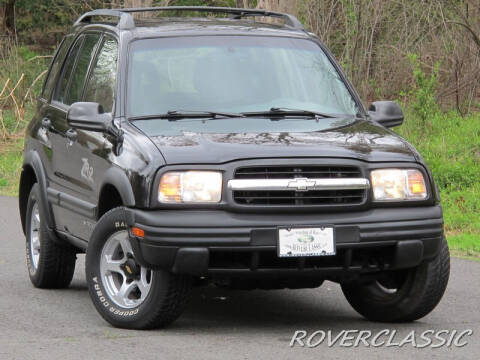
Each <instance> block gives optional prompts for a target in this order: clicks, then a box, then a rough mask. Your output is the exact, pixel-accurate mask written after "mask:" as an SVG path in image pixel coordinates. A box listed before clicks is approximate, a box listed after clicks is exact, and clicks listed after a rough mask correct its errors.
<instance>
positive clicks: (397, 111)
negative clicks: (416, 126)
mask: <svg viewBox="0 0 480 360" xmlns="http://www.w3.org/2000/svg"><path fill="white" fill-rule="evenodd" d="M368 115H370V118H371V119H372V120H373V121H376V122H378V123H379V124H381V125H383V126H385V127H388V128H390V127H394V126H399V125H402V123H403V111H402V108H401V107H400V105H398V104H397V103H396V102H395V101H375V102H373V103H371V104H370V107H369V108H368Z"/></svg>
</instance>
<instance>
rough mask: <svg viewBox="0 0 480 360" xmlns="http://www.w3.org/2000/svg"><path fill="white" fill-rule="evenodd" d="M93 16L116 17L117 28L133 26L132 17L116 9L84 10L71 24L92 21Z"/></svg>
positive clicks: (126, 28)
mask: <svg viewBox="0 0 480 360" xmlns="http://www.w3.org/2000/svg"><path fill="white" fill-rule="evenodd" d="M94 16H111V17H118V23H117V26H118V28H119V29H125V30H128V29H133V28H135V21H134V20H133V17H132V16H131V15H130V14H127V13H126V12H123V11H120V10H118V9H98V10H92V11H89V12H86V13H85V14H83V15H82V16H80V17H79V18H78V19H77V21H75V23H74V24H73V26H77V25H80V24H81V23H89V22H91V21H92V17H94Z"/></svg>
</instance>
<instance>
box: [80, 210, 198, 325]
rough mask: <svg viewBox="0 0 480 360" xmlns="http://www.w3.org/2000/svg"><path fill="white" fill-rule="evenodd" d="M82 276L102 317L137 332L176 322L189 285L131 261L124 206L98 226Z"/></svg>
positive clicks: (184, 278)
mask: <svg viewBox="0 0 480 360" xmlns="http://www.w3.org/2000/svg"><path fill="white" fill-rule="evenodd" d="M86 278H87V284H88V291H89V293H90V297H91V299H92V301H93V304H94V305H95V308H96V309H97V311H98V312H99V313H100V315H101V316H102V317H103V318H104V319H105V320H106V321H107V322H109V323H110V324H112V325H113V326H115V327H120V328H126V329H137V330H140V329H153V328H160V327H164V326H166V325H168V324H170V323H172V322H173V321H175V320H176V319H177V318H178V317H179V316H180V314H181V313H182V311H183V308H184V306H185V304H186V302H187V299H188V295H189V292H190V289H191V285H192V281H191V278H190V277H187V276H183V275H175V274H172V273H169V272H166V271H153V270H150V269H147V268H145V267H142V266H141V265H139V264H138V263H137V262H136V261H135V257H134V253H133V250H132V247H131V245H130V240H129V235H128V228H127V227H126V224H125V216H124V210H123V208H115V209H113V210H110V211H109V212H107V213H106V214H105V215H104V216H102V218H101V219H100V221H99V222H98V223H97V225H96V227H95V229H94V231H93V233H92V236H91V238H90V241H89V243H88V248H87V255H86Z"/></svg>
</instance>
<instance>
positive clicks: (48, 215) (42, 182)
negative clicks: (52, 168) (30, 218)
mask: <svg viewBox="0 0 480 360" xmlns="http://www.w3.org/2000/svg"><path fill="white" fill-rule="evenodd" d="M27 165H28V166H30V167H31V168H32V169H33V172H34V173H35V177H36V178H37V183H38V186H39V187H40V207H41V209H42V212H43V214H45V220H46V222H47V227H48V229H49V232H51V231H54V230H55V218H54V216H53V211H52V207H51V206H50V203H49V202H48V196H47V187H48V180H47V176H46V174H45V169H44V167H43V164H42V160H41V159H40V155H38V153H37V152H36V151H34V150H30V151H28V152H26V153H25V155H24V158H23V164H22V168H24V167H25V166H27Z"/></svg>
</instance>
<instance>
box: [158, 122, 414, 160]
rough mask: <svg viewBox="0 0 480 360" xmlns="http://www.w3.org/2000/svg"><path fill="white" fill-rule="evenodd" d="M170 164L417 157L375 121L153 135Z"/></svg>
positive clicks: (406, 143)
mask: <svg viewBox="0 0 480 360" xmlns="http://www.w3.org/2000/svg"><path fill="white" fill-rule="evenodd" d="M150 138H151V139H152V141H153V142H154V143H155V145H156V146H157V147H158V149H159V150H160V152H161V153H162V155H163V157H164V158H165V161H166V162H167V164H168V165H173V164H217V163H225V162H229V161H234V160H246V159H252V158H284V157H290V158H291V157H304V158H305V157H339V158H351V159H359V160H364V161H369V162H383V161H416V160H417V157H416V152H415V150H414V149H413V147H412V146H411V145H409V144H408V142H406V141H405V140H404V139H402V138H401V137H400V136H398V135H396V134H395V133H393V132H392V131H390V130H388V129H386V128H385V127H383V126H380V125H377V124H375V123H373V122H371V121H366V120H359V121H356V122H354V123H352V124H350V125H348V126H344V127H341V128H334V129H329V130H323V131H316V132H308V133H305V132H282V133H270V132H269V133H221V134H217V133H197V132H182V133H181V134H180V135H176V136H151V137H150Z"/></svg>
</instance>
